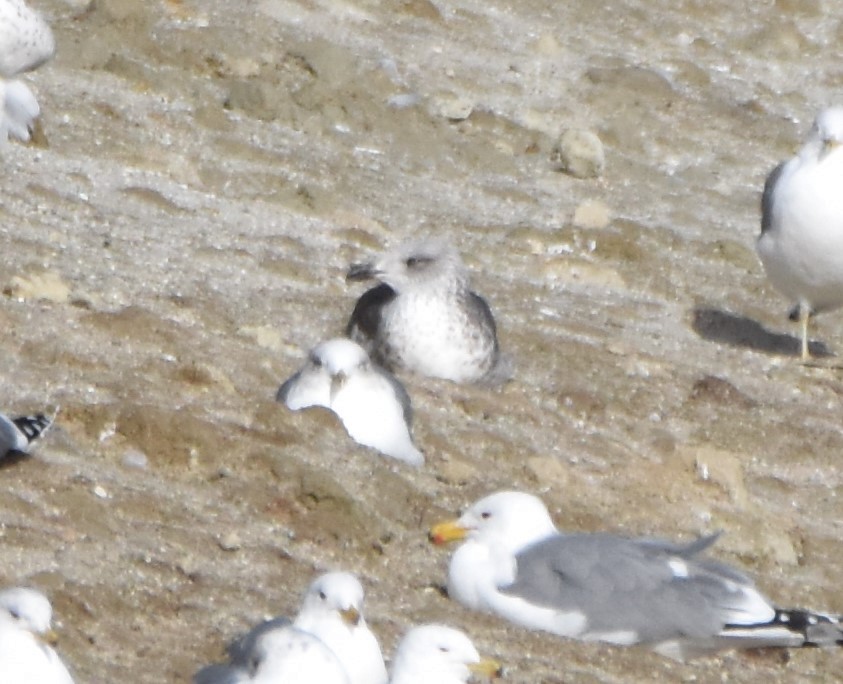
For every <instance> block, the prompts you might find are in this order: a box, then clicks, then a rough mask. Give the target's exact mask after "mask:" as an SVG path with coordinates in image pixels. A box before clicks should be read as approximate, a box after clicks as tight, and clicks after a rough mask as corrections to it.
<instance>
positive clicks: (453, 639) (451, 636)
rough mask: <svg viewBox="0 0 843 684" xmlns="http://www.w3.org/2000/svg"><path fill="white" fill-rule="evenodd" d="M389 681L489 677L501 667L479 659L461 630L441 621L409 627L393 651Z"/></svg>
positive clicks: (452, 682)
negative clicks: (473, 674)
mask: <svg viewBox="0 0 843 684" xmlns="http://www.w3.org/2000/svg"><path fill="white" fill-rule="evenodd" d="M392 660H393V662H392V678H391V679H390V680H389V681H390V684H430V682H436V684H464V682H467V681H468V678H469V677H470V676H471V674H472V673H476V674H480V675H485V676H486V677H493V676H496V675H497V674H499V672H500V670H501V667H500V665H499V664H498V663H497V662H495V661H494V660H481V659H480V654H479V653H477V649H476V648H475V647H474V644H472V643H471V639H469V638H468V637H467V636H466V635H465V634H464V633H463V632H461V631H460V630H458V629H453V628H452V627H446V626H444V625H422V626H420V627H414V628H413V629H411V630H410V631H409V632H407V634H406V635H405V636H404V638H403V639H402V640H401V643H399V644H398V649H397V650H396V651H395V657H394V658H393V659H392Z"/></svg>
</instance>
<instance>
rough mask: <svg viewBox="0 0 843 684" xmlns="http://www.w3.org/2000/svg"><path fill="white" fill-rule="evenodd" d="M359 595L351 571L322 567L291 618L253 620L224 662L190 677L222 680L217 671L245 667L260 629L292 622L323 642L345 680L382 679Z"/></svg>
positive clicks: (356, 683)
mask: <svg viewBox="0 0 843 684" xmlns="http://www.w3.org/2000/svg"><path fill="white" fill-rule="evenodd" d="M363 601H364V596H363V587H362V586H361V584H360V582H359V580H358V579H357V578H356V577H355V576H354V575H352V574H350V573H347V572H329V573H325V574H324V575H321V576H320V577H318V578H317V579H316V580H314V581H313V582H312V583H311V584H310V586H309V587H308V588H307V591H306V592H305V595H304V598H303V600H302V607H301V610H300V611H299V614H298V616H297V617H296V619H295V621H294V622H293V623H292V624H290V621H289V620H287V619H286V618H283V617H278V618H273V619H272V620H267V621H266V622H263V623H261V624H259V625H257V626H256V627H255V628H253V629H252V630H251V631H250V632H248V633H247V634H246V635H245V636H243V637H242V638H241V639H239V640H237V641H235V642H234V643H233V644H231V646H230V647H229V650H228V651H229V656H230V658H231V664H230V665H212V666H210V667H208V668H204V669H203V670H201V671H200V672H199V673H198V674H197V675H196V678H195V679H194V682H195V684H224V683H225V682H226V680H225V679H222V674H223V673H225V672H230V671H233V670H243V669H244V668H248V665H249V663H250V661H251V660H252V659H253V658H254V654H255V652H256V648H257V645H258V644H259V643H260V642H261V640H262V638H263V635H264V634H265V633H267V632H273V631H275V630H278V629H280V628H283V627H292V628H295V629H296V630H299V631H301V632H306V633H307V634H310V635H312V636H314V637H316V638H317V639H318V640H319V641H320V642H321V643H322V644H324V645H325V646H326V647H327V648H328V649H329V650H330V651H331V653H332V654H333V655H335V656H336V658H337V660H338V662H339V663H340V665H341V666H342V669H343V671H344V672H345V674H346V675H347V677H348V682H349V684H386V681H387V675H386V666H385V665H384V662H383V655H382V653H381V649H380V646H379V645H378V641H377V639H376V638H375V635H374V634H373V633H372V631H371V630H370V629H369V626H368V625H367V624H366V620H365V618H364V617H363ZM211 677H216V679H213V678H211ZM235 681H236V680H235ZM247 681H250V680H247ZM285 681H286V680H285ZM313 681H314V682H315V681H319V680H318V679H313Z"/></svg>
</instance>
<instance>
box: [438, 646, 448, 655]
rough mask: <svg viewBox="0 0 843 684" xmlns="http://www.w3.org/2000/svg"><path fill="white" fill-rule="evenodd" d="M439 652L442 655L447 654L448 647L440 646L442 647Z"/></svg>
mask: <svg viewBox="0 0 843 684" xmlns="http://www.w3.org/2000/svg"><path fill="white" fill-rule="evenodd" d="M439 650H440V651H441V652H442V653H447V652H448V650H449V649H448V647H447V646H440V647H439Z"/></svg>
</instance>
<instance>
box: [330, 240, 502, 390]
mask: <svg viewBox="0 0 843 684" xmlns="http://www.w3.org/2000/svg"><path fill="white" fill-rule="evenodd" d="M347 279H348V280H367V279H376V280H379V281H380V285H377V286H376V287H374V288H371V289H370V290H368V291H367V292H366V293H364V294H363V295H362V296H361V297H360V299H359V300H358V301H357V304H356V305H355V307H354V311H353V312H352V314H351V317H350V319H349V321H348V325H347V326H346V334H347V335H348V336H349V337H350V338H351V339H353V340H355V341H357V342H359V343H360V344H361V345H362V346H363V347H365V348H366V350H367V351H368V352H369V354H370V355H371V356H372V358H374V359H375V360H376V361H378V362H379V363H382V364H383V365H384V366H386V367H387V368H389V369H390V370H409V371H411V372H414V373H419V374H420V375H426V376H430V377H435V378H442V379H445V380H452V381H454V382H477V383H484V384H500V383H502V382H505V381H507V380H508V379H509V378H510V377H511V364H510V362H509V359H508V358H507V357H504V356H502V355H501V353H500V349H499V347H498V338H497V328H496V325H495V320H494V317H493V316H492V312H491V309H490V308H489V305H488V304H487V303H486V301H485V300H484V299H483V298H482V297H481V296H480V295H478V294H476V293H475V292H473V291H472V290H471V289H470V287H469V276H468V270H467V269H466V267H465V264H464V263H463V261H462V259H461V258H460V255H459V252H457V250H456V249H455V248H454V247H453V245H451V244H450V243H448V242H446V241H443V240H434V239H428V240H423V241H418V242H411V243H407V244H402V245H399V246H398V247H396V248H395V249H392V250H390V251H388V252H387V253H386V254H384V255H383V256H382V257H381V258H379V259H376V260H374V261H370V262H368V263H364V264H354V265H352V266H351V267H350V269H349V271H348V274H347Z"/></svg>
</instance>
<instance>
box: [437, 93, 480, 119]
mask: <svg viewBox="0 0 843 684" xmlns="http://www.w3.org/2000/svg"><path fill="white" fill-rule="evenodd" d="M472 111H474V103H473V102H472V101H471V100H469V99H468V98H467V97H464V96H462V95H457V94H456V93H440V94H439V95H436V96H435V97H434V98H433V99H432V100H431V102H430V113H431V114H433V115H434V116H440V117H443V118H445V119H448V120H449V121H464V120H465V119H467V118H468V117H469V116H471V112H472Z"/></svg>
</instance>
